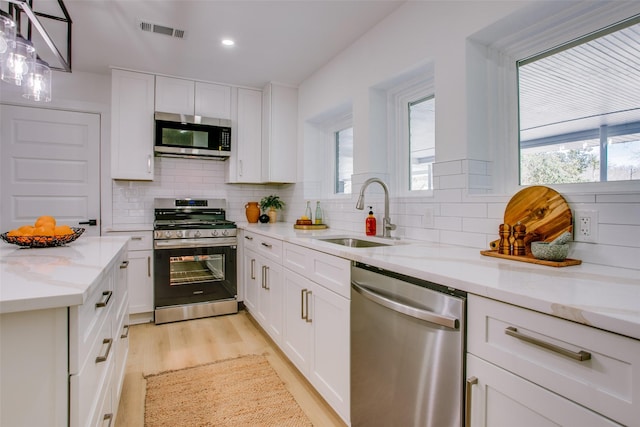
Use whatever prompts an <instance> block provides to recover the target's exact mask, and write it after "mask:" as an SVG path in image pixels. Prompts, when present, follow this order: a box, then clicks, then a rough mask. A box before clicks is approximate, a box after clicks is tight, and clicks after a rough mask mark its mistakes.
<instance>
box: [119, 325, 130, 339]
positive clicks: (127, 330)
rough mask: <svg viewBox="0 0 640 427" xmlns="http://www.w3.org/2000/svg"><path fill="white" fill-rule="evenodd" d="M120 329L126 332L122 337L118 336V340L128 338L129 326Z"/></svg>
mask: <svg viewBox="0 0 640 427" xmlns="http://www.w3.org/2000/svg"><path fill="white" fill-rule="evenodd" d="M122 329H124V330H125V331H126V332H125V333H124V334H122V335H120V338H122V339H124V338H129V325H124V326H123V327H122Z"/></svg>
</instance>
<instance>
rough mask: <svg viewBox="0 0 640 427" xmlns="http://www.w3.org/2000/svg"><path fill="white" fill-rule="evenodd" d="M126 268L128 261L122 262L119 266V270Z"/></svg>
mask: <svg viewBox="0 0 640 427" xmlns="http://www.w3.org/2000/svg"><path fill="white" fill-rule="evenodd" d="M127 267H129V261H128V260H127V261H122V264H120V269H121V270H122V269H125V268H127Z"/></svg>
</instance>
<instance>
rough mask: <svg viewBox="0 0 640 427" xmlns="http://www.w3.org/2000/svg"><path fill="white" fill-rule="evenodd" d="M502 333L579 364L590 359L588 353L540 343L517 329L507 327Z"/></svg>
mask: <svg viewBox="0 0 640 427" xmlns="http://www.w3.org/2000/svg"><path fill="white" fill-rule="evenodd" d="M504 333H505V334H507V335H509V336H512V337H514V338H518V339H519V340H522V341H526V342H528V343H531V344H533V345H537V346H538V347H542V348H545V349H547V350H551V351H553V352H556V353H559V354H561V355H563V356H566V357H570V358H571V359H574V360H577V361H579V362H584V361H585V360H590V359H591V353H589V352H588V351H584V350H580V351H571V350H567V349H566V348H563V347H560V346H559V345H555V344H551V343H550V342H546V341H542V340H540V339H538V338H534V337H530V336H528V335H524V334H523V333H521V332H518V329H517V328H514V327H513V326H509V327H507V328H506V329H505V330H504Z"/></svg>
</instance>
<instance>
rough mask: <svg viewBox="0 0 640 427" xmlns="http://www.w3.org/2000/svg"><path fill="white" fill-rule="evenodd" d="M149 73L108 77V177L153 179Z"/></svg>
mask: <svg viewBox="0 0 640 427" xmlns="http://www.w3.org/2000/svg"><path fill="white" fill-rule="evenodd" d="M154 82H155V76H153V75H152V74H143V73H134V72H131V71H123V70H113V71H112V74H111V178H113V179H127V180H129V179H131V180H149V181H150V180H153V145H154V142H153V125H154V121H153V112H154V111H153V107H154V98H155V96H154V86H155V85H154Z"/></svg>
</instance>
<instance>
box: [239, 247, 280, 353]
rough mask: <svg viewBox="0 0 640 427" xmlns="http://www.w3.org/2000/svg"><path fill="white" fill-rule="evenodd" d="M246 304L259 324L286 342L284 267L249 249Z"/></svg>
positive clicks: (278, 339) (277, 340) (247, 255)
mask: <svg viewBox="0 0 640 427" xmlns="http://www.w3.org/2000/svg"><path fill="white" fill-rule="evenodd" d="M244 259H245V301H244V302H245V305H246V307H247V310H249V312H250V313H251V314H252V315H253V317H254V318H255V319H256V320H257V321H258V323H259V324H260V325H261V326H262V327H263V328H264V330H265V331H267V333H268V334H269V336H271V339H273V341H275V342H276V344H278V345H279V344H280V343H281V341H282V265H281V264H279V263H277V262H275V261H273V260H270V259H268V258H266V257H264V256H262V255H258V254H257V253H256V252H255V251H252V250H248V249H246V248H245V251H244Z"/></svg>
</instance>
